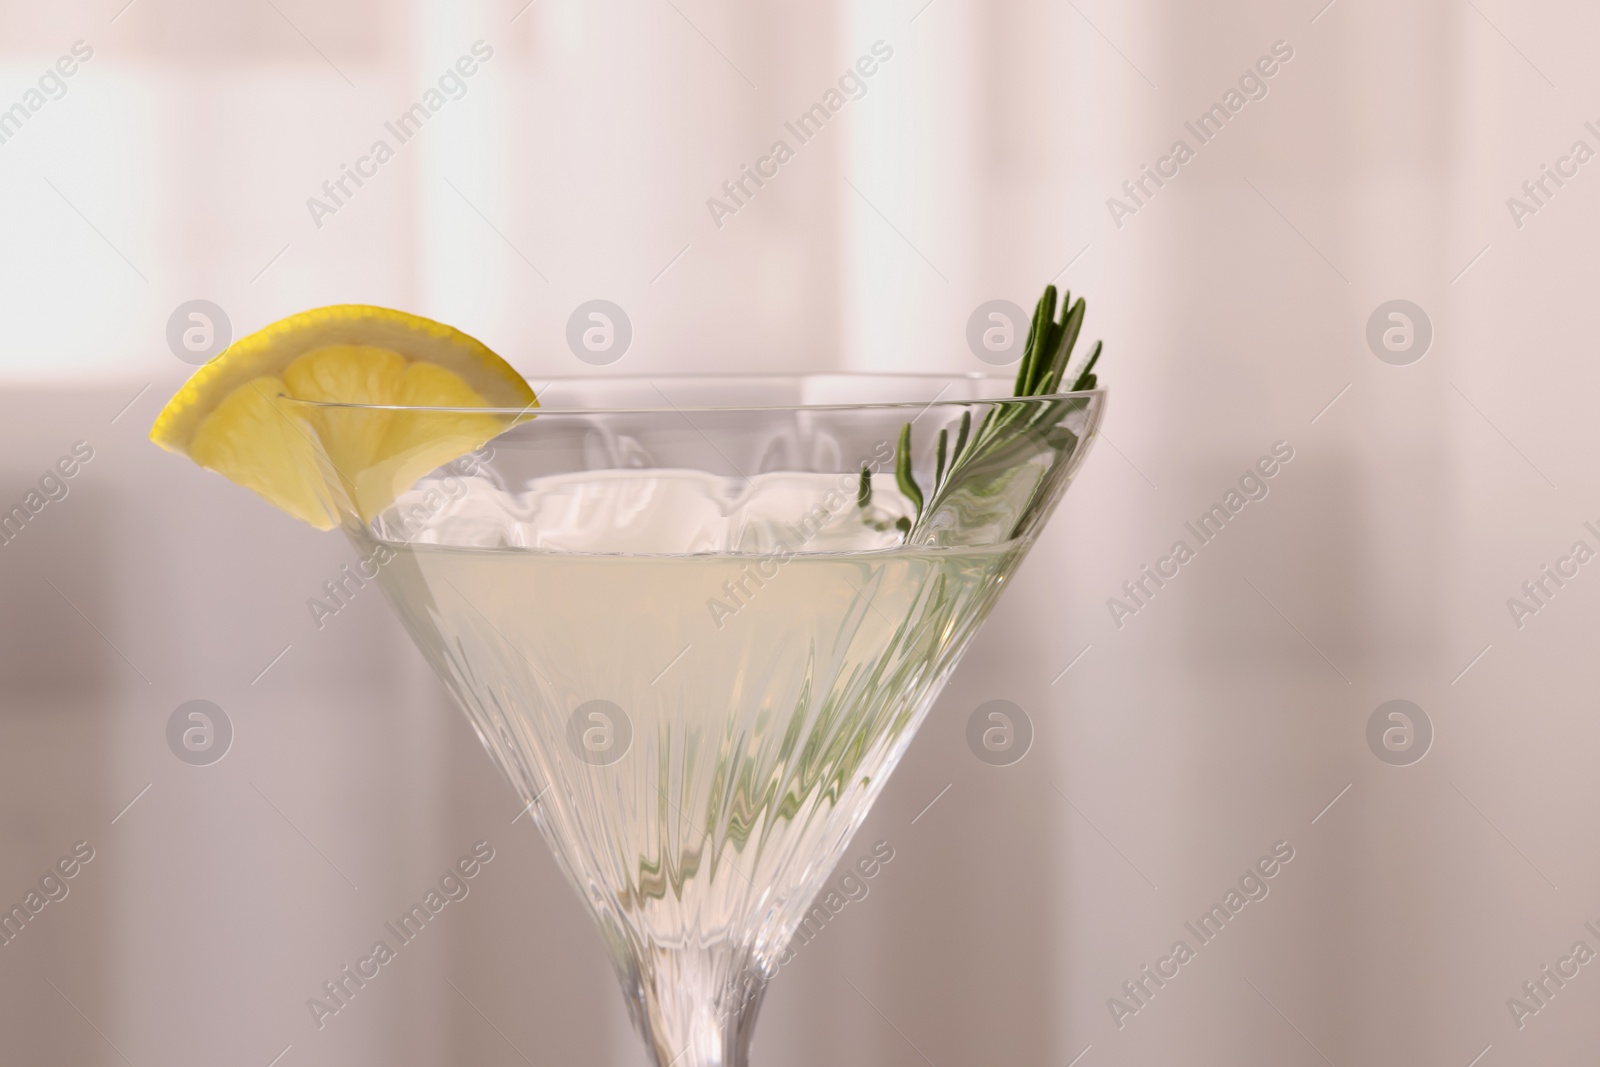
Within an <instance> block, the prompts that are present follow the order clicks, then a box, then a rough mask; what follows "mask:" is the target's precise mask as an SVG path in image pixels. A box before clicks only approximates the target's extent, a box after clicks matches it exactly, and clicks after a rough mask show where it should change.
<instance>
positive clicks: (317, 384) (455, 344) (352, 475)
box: [150, 304, 538, 530]
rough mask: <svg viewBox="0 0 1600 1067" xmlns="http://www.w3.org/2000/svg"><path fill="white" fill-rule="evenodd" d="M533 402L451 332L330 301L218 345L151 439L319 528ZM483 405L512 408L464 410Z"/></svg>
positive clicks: (501, 368)
mask: <svg viewBox="0 0 1600 1067" xmlns="http://www.w3.org/2000/svg"><path fill="white" fill-rule="evenodd" d="M295 400H303V401H317V402H321V405H341V404H354V405H394V406H395V410H371V409H369V408H365V407H359V408H358V407H338V406H319V405H316V404H297V403H293V401H295ZM537 404H538V399H537V398H536V397H535V396H534V394H533V390H532V389H530V388H529V387H528V383H527V382H525V381H523V379H522V376H521V375H520V374H518V373H517V372H516V371H515V370H514V369H512V367H511V366H510V364H508V363H506V361H505V360H503V359H501V358H500V357H499V356H497V355H495V354H494V353H493V352H491V351H490V350H489V349H488V348H486V347H485V346H484V345H483V344H481V343H480V342H478V341H476V340H474V339H473V338H471V337H468V336H467V335H466V334H464V333H462V332H461V331H459V330H456V329H453V328H451V327H449V326H445V325H444V324H442V323H438V322H434V321H432V320H431V319H424V318H420V317H418V316H416V315H407V314H406V313H405V312H402V311H391V310H390V309H388V308H380V307H369V306H366V305H362V304H342V305H338V306H335V307H325V308H317V309H316V310H314V311H306V312H302V313H300V314H299V315H292V316H290V317H289V318H286V319H281V320H279V321H278V322H275V323H273V324H272V325H270V326H268V327H266V328H265V329H263V330H260V331H258V332H256V333H253V334H251V335H250V336H249V337H245V338H243V339H242V340H239V341H237V342H235V343H234V344H232V345H230V346H229V347H228V350H227V351H226V352H224V353H223V354H222V355H220V356H218V357H217V358H216V359H214V360H212V361H211V362H210V363H207V364H206V365H205V366H204V367H201V368H200V369H199V370H198V371H196V372H195V374H194V376H193V377H191V378H190V379H189V381H188V382H187V383H185V385H184V387H183V388H182V389H180V390H179V391H178V393H177V395H176V396H174V397H173V398H172V399H171V400H170V401H169V402H168V403H167V406H166V407H165V408H163V409H162V412H161V414H160V416H158V417H157V419H156V422H155V425H154V426H153V427H152V428H151V430H150V439H151V440H152V441H154V442H155V443H156V444H158V445H160V446H161V447H162V448H165V449H167V450H168V451H171V452H177V453H179V454H181V455H185V456H188V457H189V458H190V459H192V460H194V461H195V462H196V463H198V464H200V466H202V467H205V468H207V469H208V470H213V471H216V472H217V473H218V474H221V475H222V476H223V477H225V478H228V479H229V480H231V481H233V482H236V483H238V484H239V485H242V486H244V487H245V488H247V489H251V490H254V491H255V492H256V493H258V494H260V495H261V496H262V497H264V498H265V499H266V500H267V501H268V502H269V503H271V504H274V505H276V506H277V507H279V508H282V509H283V510H284V511H287V512H288V513H289V514H291V515H293V516H295V517H296V518H298V519H303V520H304V521H306V522H308V523H310V524H311V525H313V526H316V527H317V528H319V529H323V530H328V529H332V528H333V527H335V526H337V525H338V524H339V516H340V513H341V512H345V511H350V512H354V513H355V514H356V515H358V516H359V517H360V518H361V519H363V520H370V519H371V518H372V517H373V516H375V515H377V514H378V513H379V512H381V511H382V510H383V509H384V508H386V507H388V506H389V505H390V504H392V503H394V500H395V498H396V497H397V496H398V495H399V494H400V493H402V492H404V491H405V490H406V489H408V488H410V487H411V485H412V484H413V483H414V482H415V481H416V479H417V478H419V477H421V476H422V475H424V474H426V473H428V472H429V471H431V470H434V469H436V468H438V467H440V466H443V465H444V464H446V463H448V462H450V461H451V460H453V459H456V458H458V457H460V456H462V455H464V454H465V453H467V452H470V451H472V450H473V449H475V448H478V447H479V446H481V445H482V444H483V443H484V442H485V441H487V440H489V439H490V438H492V437H494V436H495V435H497V434H499V433H500V432H502V431H503V430H506V429H508V428H509V427H510V426H512V425H513V424H515V422H517V421H518V419H519V418H520V417H522V415H521V413H523V412H527V411H528V410H529V409H531V408H533V407H535V406H537ZM490 407H493V408H512V409H516V412H517V414H507V413H504V412H487V411H486V412H482V413H479V412H473V411H470V410H464V409H470V408H490ZM416 408H436V409H439V410H414V409H416Z"/></svg>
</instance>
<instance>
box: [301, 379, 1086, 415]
mask: <svg viewBox="0 0 1600 1067" xmlns="http://www.w3.org/2000/svg"><path fill="white" fill-rule="evenodd" d="M822 378H840V379H846V380H848V379H851V378H858V379H867V378H873V379H887V380H890V381H896V380H899V381H905V382H911V381H919V380H920V381H928V382H945V383H947V384H946V385H945V387H944V389H941V390H940V391H939V392H938V393H937V394H935V395H934V396H933V398H932V399H929V400H890V401H867V402H864V403H839V402H828V403H812V404H692V405H685V404H674V403H673V402H672V400H671V398H670V397H668V396H667V395H666V394H665V393H662V392H661V390H660V389H657V390H656V392H657V393H659V394H660V395H661V399H662V400H663V401H664V403H663V404H662V405H661V406H657V407H640V406H631V405H630V406H620V407H612V406H595V407H587V406H586V407H572V406H568V407H545V406H543V405H542V404H541V403H540V402H539V401H537V400H536V401H535V403H533V404H531V405H528V406H525V407H494V406H489V407H458V406H452V405H444V404H360V403H354V402H350V401H338V400H305V399H302V398H299V397H292V396H288V395H286V394H283V393H280V394H278V399H279V400H282V401H285V402H287V403H290V404H294V405H296V406H298V407H303V408H309V409H315V410H322V409H327V410H343V411H418V412H423V411H426V412H439V413H446V414H475V415H506V416H512V417H519V416H523V415H537V416H540V417H543V416H550V415H663V414H680V415H681V414H688V413H708V414H714V413H723V414H727V413H733V412H777V411H874V410H881V411H904V410H921V411H927V410H929V409H932V408H935V407H938V408H949V407H970V406H972V405H975V404H1000V403H1011V404H1043V403H1053V402H1057V401H1062V400H1074V399H1102V400H1103V399H1104V397H1105V395H1106V390H1105V389H1104V388H1095V389H1081V390H1076V391H1069V392H1061V393H1042V394H1039V395H1037V396H1010V395H1006V396H992V397H979V398H968V399H953V400H946V399H943V397H944V394H945V393H946V392H948V391H949V389H950V387H951V386H952V385H954V384H956V383H957V382H997V383H1006V382H1014V381H1015V380H1016V379H1015V376H1014V375H1009V374H1008V375H1000V374H982V373H976V372H974V373H966V374H937V373H921V372H904V371H883V372H877V371H814V372H809V373H803V374H784V373H765V372H763V373H752V374H739V373H734V374H725V373H717V372H707V373H692V374H629V375H614V376H611V375H607V376H601V375H587V376H577V375H573V376H566V377H554V378H548V379H546V384H545V386H544V389H545V391H547V392H548V391H549V390H550V389H552V388H553V387H555V386H559V385H562V384H571V383H613V382H615V383H630V382H631V383H643V384H645V385H649V386H651V387H652V388H654V386H655V383H656V382H658V381H659V382H663V383H671V382H684V383H688V382H711V381H725V382H783V381H796V382H799V381H804V380H806V379H822Z"/></svg>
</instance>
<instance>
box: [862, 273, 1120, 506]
mask: <svg viewBox="0 0 1600 1067" xmlns="http://www.w3.org/2000/svg"><path fill="white" fill-rule="evenodd" d="M1085 309H1086V305H1085V303H1084V300H1083V298H1082V297H1079V298H1078V300H1077V301H1076V302H1073V301H1072V296H1071V294H1070V293H1063V294H1062V297H1061V318H1060V319H1057V318H1056V287H1055V286H1053V285H1047V286H1045V290H1044V295H1043V296H1041V297H1040V298H1039V303H1038V304H1037V305H1035V306H1034V309H1033V321H1032V323H1031V324H1030V325H1029V327H1028V340H1027V344H1026V345H1025V346H1024V348H1023V353H1022V363H1021V365H1019V366H1018V367H1017V380H1016V385H1015V386H1014V387H1013V389H1012V396H1013V397H1016V398H1018V399H1024V398H1028V397H1038V396H1050V395H1052V394H1054V393H1058V392H1061V391H1062V390H1061V383H1062V382H1063V381H1064V380H1065V381H1070V382H1072V385H1071V387H1070V388H1069V389H1067V390H1066V391H1067V392H1072V393H1077V392H1083V391H1084V390H1088V389H1093V388H1094V387H1095V384H1096V383H1097V382H1098V381H1099V379H1098V378H1097V377H1096V376H1095V373H1094V368H1095V364H1096V363H1098V362H1099V361H1100V352H1101V342H1099V341H1096V342H1095V343H1094V348H1092V349H1090V351H1089V357H1088V358H1087V359H1086V360H1084V361H1083V362H1082V364H1081V365H1079V366H1078V367H1077V368H1076V369H1075V372H1072V373H1069V370H1070V365H1071V362H1072V350H1073V348H1074V346H1076V345H1077V343H1078V334H1079V332H1080V331H1082V329H1083V316H1084V312H1085ZM1074 403H1078V404H1081V403H1082V401H1058V402H1056V403H1052V404H1006V403H1003V402H1002V403H998V404H994V405H992V406H991V407H990V408H989V410H988V413H987V414H985V415H984V417H983V421H982V422H981V423H980V424H979V425H978V428H977V431H976V432H975V433H974V432H973V430H972V413H971V412H970V411H964V412H962V413H961V425H960V427H959V428H958V429H957V431H956V439H955V445H954V447H950V440H949V437H950V435H949V431H948V430H940V431H939V439H938V442H937V445H936V446H935V450H934V471H933V491H932V492H931V493H930V494H928V496H927V497H926V498H924V496H923V494H922V487H921V486H920V485H918V484H917V479H916V477H915V476H914V475H913V474H912V471H911V424H910V423H909V422H908V423H906V424H905V425H904V426H902V427H901V428H900V441H899V446H898V447H897V448H896V449H895V457H894V479H895V484H897V485H898V486H899V487H900V492H901V493H902V494H904V495H905V497H906V498H907V499H908V500H910V501H911V504H912V507H913V508H914V509H915V517H914V518H912V517H906V516H902V517H901V518H900V519H899V520H898V521H897V522H896V523H895V526H896V527H897V528H898V529H899V530H900V531H901V532H902V533H904V534H907V535H909V534H910V532H911V530H912V529H914V528H915V526H916V524H917V523H919V522H921V521H922V516H923V512H924V510H925V508H924V505H925V504H926V505H927V510H929V511H931V510H932V504H933V502H934V501H936V500H938V499H939V496H940V494H941V493H942V492H943V491H944V490H946V489H947V488H948V487H949V486H951V485H952V484H953V483H954V481H955V476H956V474H957V472H958V471H960V470H962V469H963V468H965V467H968V466H970V465H972V464H973V463H975V462H977V461H978V460H979V459H981V458H982V457H985V456H989V455H992V454H994V453H995V452H997V451H999V450H1000V449H1002V448H1004V447H1005V446H1006V445H1007V444H1008V443H1010V442H1011V441H1013V440H1015V439H1016V438H1017V437H1018V436H1020V435H1021V434H1023V433H1025V432H1026V431H1027V430H1029V429H1031V428H1033V427H1035V426H1043V425H1054V424H1055V423H1056V422H1057V421H1059V420H1060V418H1061V417H1062V416H1063V415H1065V414H1066V412H1067V411H1068V410H1069V409H1070V405H1072V404H1074ZM871 498H872V488H871V485H870V483H869V481H868V476H867V472H866V470H865V469H864V468H863V470H862V480H861V488H860V490H859V492H858V493H857V504H858V505H859V506H860V507H862V508H863V509H865V507H866V506H867V504H868V503H870V501H871Z"/></svg>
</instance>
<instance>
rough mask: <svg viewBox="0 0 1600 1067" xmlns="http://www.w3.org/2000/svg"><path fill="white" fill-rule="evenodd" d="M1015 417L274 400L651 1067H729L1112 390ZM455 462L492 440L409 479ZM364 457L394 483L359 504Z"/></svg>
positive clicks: (756, 381) (767, 381) (576, 395)
mask: <svg viewBox="0 0 1600 1067" xmlns="http://www.w3.org/2000/svg"><path fill="white" fill-rule="evenodd" d="M1009 393H1010V382H1009V380H1001V379H996V378H987V377H980V376H969V377H933V376H900V375H895V376H886V375H812V376H803V377H761V376H744V377H680V378H655V379H651V380H643V379H627V378H607V379H587V380H579V379H573V380H566V381H557V382H553V383H551V384H550V385H549V386H547V387H546V388H545V389H543V390H542V391H541V394H540V404H541V406H540V407H539V408H538V409H536V410H534V411H511V410H504V411H500V410H484V409H450V408H397V407H380V406H363V405H347V404H319V403H310V402H303V401H290V400H285V401H284V408H285V410H287V411H289V412H290V413H291V417H293V418H295V419H297V420H298V421H299V422H301V423H302V424H303V426H304V428H305V429H306V431H307V433H308V435H309V436H311V437H312V438H313V440H316V441H319V442H321V443H322V444H323V446H324V447H323V448H322V450H321V451H322V456H321V459H322V467H323V474H324V479H325V482H326V492H327V498H328V502H329V506H330V507H331V508H334V509H336V510H337V511H338V513H339V514H340V516H341V519H342V524H343V528H344V530H345V532H346V534H347V535H348V536H349V537H350V539H351V540H352V541H353V542H354V543H355V545H356V547H357V548H358V550H359V551H360V553H361V555H362V557H363V558H364V559H367V560H370V561H371V564H369V566H368V568H366V571H367V572H370V570H371V567H372V566H376V568H377V577H378V581H379V583H380V584H381V585H382V586H383V588H384V590H385V591H386V593H387V594H388V596H389V599H390V601H391V602H392V604H393V605H394V607H395V609H396V610H397V611H398V612H399V614H400V616H401V618H402V620H403V621H404V623H405V626H406V628H407V630H408V631H409V632H410V634H411V636H412V637H413V638H414V639H415V641H416V644H417V646H418V648H419V649H420V650H421V651H422V653H423V655H424V656H425V657H426V658H427V659H428V661H429V662H430V664H431V665H432V666H433V668H434V670H435V671H436V672H437V673H438V675H439V677H440V678H441V679H442V680H443V681H444V683H445V685H446V687H447V688H449V690H450V691H451V693H452V694H453V695H454V697H455V699H456V701H457V702H458V703H459V704H460V706H461V708H462V709H463V710H464V711H465V712H466V714H467V716H468V718H469V719H470V720H471V721H472V724H473V726H474V727H475V728H476V730H477V733H478V735H479V737H480V738H481V739H482V741H483V743H484V745H485V747H486V748H487V749H488V750H489V752H490V754H491V755H492V757H493V758H494V760H495V762H496V763H497V764H498V765H499V767H500V769H501V770H502V771H503V772H504V773H505V774H506V775H507V777H508V778H509V779H510V781H511V783H512V785H513V786H514V787H515V789H516V790H517V792H518V794H519V795H520V797H521V799H522V801H523V803H524V804H525V805H526V806H527V810H528V811H529V812H530V813H531V815H532V817H533V821H534V822H535V823H536V825H537V826H538V827H539V829H540V831H541V832H542V834H543V835H544V838H545V840H546V841H547V842H548V843H549V845H550V848H551V850H552V851H553V852H554V854H555V857H556V859H557V861H558V862H559V864H560V866H561V867H562V869H563V870H564V872H565V873H566V875H567V877H568V878H569V879H570V880H571V882H572V885H573V887H574V888H575V889H576V890H577V892H578V895H579V896H580V897H581V898H582V900H583V902H584V904H585V905H586V906H587V907H588V909H589V911H590V913H591V914H592V915H593V917H594V919H595V922H596V923H597V924H598V927H599V930H600V934H601V937H602V940H603V941H604V943H605V946H606V949H607V951H608V953H609V955H610V958H611V962H612V964H613V966H614V968H615V970H616V973H617V976H618V978H619V979H620V981H621V983H622V988H623V992H624V995H625V997H626V999H627V1003H628V1008H629V1012H630V1014H631V1016H632V1018H633V1021H634V1023H635V1024H636V1026H637V1027H638V1029H639V1031H640V1032H641V1034H643V1036H644V1039H645V1042H646V1044H647V1046H648V1048H649V1050H650V1052H651V1054H652V1055H653V1056H654V1059H655V1062H656V1063H657V1064H658V1065H659V1067H743V1065H744V1064H746V1062H747V1049H748V1046H749V1042H750V1036H751V1030H752V1027H753V1025H754V1021H755V1017H756V1013H757V1010H758V1008H759V1006H760V1002H761V999H762V995H763V993H764V992H765V990H766V987H767V983H768V982H769V981H770V979H771V978H772V977H773V976H774V975H775V974H776V973H777V969H778V966H779V960H780V957H781V956H782V955H783V953H784V950H785V948H786V946H787V945H788V943H789V940H790V938H791V936H792V935H793V934H794V932H795V930H796V928H797V927H798V926H799V924H800V923H801V922H802V921H803V920H804V918H805V916H806V914H807V910H808V908H809V907H810V906H811V902H812V899H813V897H815V896H816V894H817V893H818V892H819V891H820V889H821V887H822V884H823V882H824V880H825V879H826V878H827V876H828V874H829V872H830V871H831V870H832V868H833V867H834V865H835V863H837V862H838V860H839V858H840V856H841V854H842V853H843V852H844V850H845V848H846V846H847V845H848V844H849V841H850V838H851V836H852V834H854V832H855V831H856V829H857V827H859V826H860V825H861V822H862V820H863V819H864V818H865V817H866V814H867V811H868V809H869V808H870V807H871V805H872V802H873V800H874V799H876V797H877V796H878V794H879V793H880V792H881V791H882V789H883V785H884V782H885V781H886V779H887V777H888V775H889V773H890V771H891V770H893V768H894V766H895V764H896V763H897V762H898V760H899V759H900V756H901V755H902V754H903V753H904V752H905V749H906V746H907V745H908V744H909V743H910V741H911V737H912V735H913V733H914V732H915V730H916V728H917V726H918V725H919V724H920V723H921V721H922V719H923V717H924V716H925V715H926V714H927V712H928V709H929V707H930V706H931V705H932V703H933V701H934V698H935V697H936V696H937V695H938V692H939V690H940V688H941V687H942V685H943V683H944V681H945V679H946V678H947V677H948V676H949V674H950V672H951V670H952V669H953V668H954V667H955V665H956V661H957V660H958V659H959V658H960V656H961V654H962V652H963V651H964V650H965V649H966V647H967V645H968V644H969V642H970V641H971V638H972V636H973V634H974V633H975V632H976V630H977V627H978V625H979V623H980V622H981V621H982V620H983V618H984V617H985V616H986V615H987V614H988V612H989V610H990V609H991V608H992V607H993V605H994V603H995V599H996V597H997V596H998V595H999V593H1000V591H1001V588H1002V586H1003V585H1004V583H1005V582H1006V581H1007V579H1008V578H1009V577H1010V576H1011V574H1012V573H1013V572H1014V571H1015V569H1016V567H1017V565H1018V563H1019V562H1020V561H1021V559H1022V558H1023V556H1024V555H1025V554H1026V553H1027V551H1028V549H1029V548H1030V547H1031V546H1032V544H1033V542H1034V540H1035V539H1036V538H1037V536H1038V533H1039V531H1040V529H1041V527H1042V526H1043V524H1044V522H1045V520H1046V519H1047V518H1048V516H1049V514H1050V512H1051V511H1052V510H1053V509H1054V507H1055V505H1056V503H1057V502H1058V501H1059V500H1060V498H1061V495H1062V493H1063V492H1064V491H1065V489H1066V487H1067V484H1068V482H1069V481H1070V479H1071V477H1072V474H1073V472H1074V471H1075V470H1076V469H1077V467H1078V465H1079V464H1080V462H1081V461H1082V459H1083V457H1084V455H1085V454H1086V452H1087V446H1088V444H1089V443H1090V441H1091V440H1092V438H1093V434H1094V430H1095V427H1096V425H1097V424H1098V421H1099V418H1100V415H1101V412H1102V410H1103V402H1104V394H1103V393H1102V392H1083V393H1063V394H1057V395H1051V396H1042V397H1030V398H1026V399H1013V398H1011V397H1010V395H1009ZM908 424H909V426H910V429H909V430H908V429H906V427H907V426H908ZM963 427H965V428H964V429H963ZM994 427H1001V428H1007V429H1005V430H1004V432H1000V433H997V434H993V433H992V434H990V435H989V436H988V437H985V436H984V434H985V433H987V432H988V431H989V429H990V428H994ZM941 431H943V433H941ZM969 437H970V441H969V440H968V439H969ZM452 438H454V439H457V440H460V441H461V442H463V443H464V444H465V445H468V446H470V444H472V443H474V442H478V441H485V440H486V441H487V443H486V444H483V445H481V446H479V447H478V448H476V450H474V451H472V452H468V453H465V454H463V455H461V456H460V457H459V458H457V459H455V460H453V461H452V462H450V463H447V464H446V465H444V466H443V467H438V468H437V469H433V470H430V471H427V472H426V473H421V474H419V473H418V467H420V466H427V465H429V464H430V463H432V462H436V460H437V458H438V456H439V451H438V447H439V445H438V443H439V441H441V440H449V439H452ZM407 440H410V441H414V442H417V445H416V448H415V456H414V457H412V456H408V454H407V452H406V449H405V447H404V444H403V442H404V441H407ZM352 441H355V442H357V443H358V444H359V443H360V442H362V441H368V442H376V441H385V442H388V443H389V447H388V449H387V450H386V451H385V454H386V455H389V456H391V457H394V456H398V458H392V459H391V460H390V461H388V462H387V463H386V465H384V466H383V467H382V468H381V469H377V470H369V471H367V472H365V473H363V474H361V475H360V476H357V477H350V476H348V472H349V470H350V469H352V468H351V466H350V462H349V457H350V455H351V445H350V442H352ZM397 441H399V442H400V445H399V446H397V445H396V442H397ZM954 442H967V444H966V447H965V451H964V452H962V454H961V456H960V459H959V461H957V460H956V459H955V458H954V457H955V456H956V453H957V452H958V451H960V450H958V449H955V448H953V447H952V443H954ZM980 442H984V443H983V444H982V446H981V447H980ZM397 447H398V452H397ZM429 456H432V457H433V459H431V460H430V459H428V458H427V457H429ZM374 479H376V480H377V481H376V482H375V481H374ZM372 501H381V502H383V504H384V506H378V505H375V504H373V503H372ZM389 501H392V503H388V502H389Z"/></svg>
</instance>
